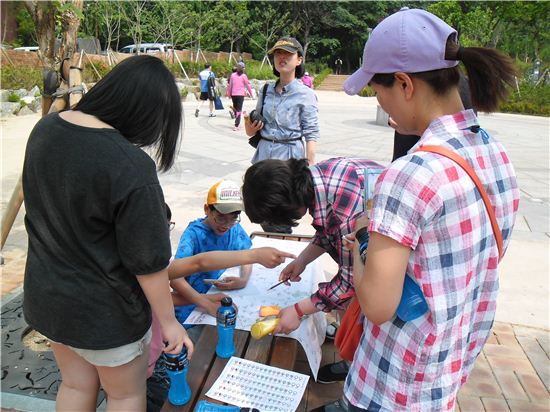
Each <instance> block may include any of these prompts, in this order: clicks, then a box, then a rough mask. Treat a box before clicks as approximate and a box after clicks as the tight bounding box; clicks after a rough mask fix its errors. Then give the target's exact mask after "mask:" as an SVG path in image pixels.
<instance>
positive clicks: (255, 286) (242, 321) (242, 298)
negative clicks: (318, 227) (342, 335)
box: [185, 236, 327, 379]
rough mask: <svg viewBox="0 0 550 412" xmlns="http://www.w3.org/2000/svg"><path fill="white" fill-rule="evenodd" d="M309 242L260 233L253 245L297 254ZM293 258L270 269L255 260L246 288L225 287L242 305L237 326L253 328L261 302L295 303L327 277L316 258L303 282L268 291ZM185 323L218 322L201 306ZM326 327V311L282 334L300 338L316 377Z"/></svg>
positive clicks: (231, 272)
mask: <svg viewBox="0 0 550 412" xmlns="http://www.w3.org/2000/svg"><path fill="white" fill-rule="evenodd" d="M307 245H308V243H307V242H297V241H291V240H280V239H271V238H265V237H261V236H258V237H255V238H254V239H252V247H263V246H271V247H275V248H277V249H280V250H284V251H286V252H290V253H293V254H295V255H296V256H297V255H299V254H300V252H301V251H302V250H303V249H304V248H305V247H306V246H307ZM291 261H292V259H287V260H286V262H285V263H283V264H282V265H279V266H277V267H276V268H274V269H267V268H265V267H263V266H262V265H259V264H255V265H254V266H253V268H252V273H251V275H250V279H249V281H248V284H247V285H246V287H245V288H243V289H239V290H228V291H223V292H224V293H225V294H227V295H228V296H231V298H232V299H233V302H235V304H236V305H237V307H238V308H239V313H238V314H237V326H236V328H237V329H242V330H247V331H250V327H251V326H252V325H253V324H254V323H255V322H256V321H257V320H258V317H259V310H260V306H271V305H279V306H280V307H281V308H284V307H286V306H291V305H294V303H296V302H298V301H299V300H301V299H303V298H305V297H309V296H311V294H312V293H313V292H315V291H316V290H317V289H318V284H319V283H320V282H324V281H325V279H324V276H323V272H322V270H321V265H320V264H319V261H318V260H316V261H313V262H311V263H310V264H309V265H307V266H306V269H305V270H304V272H303V273H302V275H301V278H302V280H301V281H300V282H292V283H291V286H286V285H284V284H283V285H280V286H278V287H276V288H275V289H272V290H270V291H268V289H269V288H270V287H271V286H273V285H274V284H275V283H277V282H278V281H279V274H280V273H281V270H283V269H284V267H285V266H286V265H288V264H289V263H290V262H291ZM225 276H239V270H238V268H231V269H227V270H226V271H225V272H224V274H223V275H222V277H225ZM219 291H220V290H219V289H217V288H216V287H212V288H210V290H209V293H217V292H219ZM185 323H189V324H207V325H215V324H216V319H215V318H214V317H213V316H210V315H208V314H207V313H205V312H203V311H202V310H201V309H195V310H194V311H193V312H191V314H190V315H189V317H188V318H187V319H186V321H185ZM326 327H327V321H326V317H325V314H324V313H323V312H318V313H315V314H313V315H311V316H309V317H307V318H306V319H304V320H303V321H302V322H301V325H300V327H299V328H298V329H296V330H295V331H294V332H292V333H291V334H290V335H280V336H288V337H290V338H294V339H296V340H298V342H300V344H301V345H302V346H303V348H304V352H305V353H306V356H307V360H308V362H309V367H310V368H311V371H312V373H313V376H314V377H315V379H317V372H318V371H319V366H320V364H321V345H322V344H323V341H324V340H325V331H326Z"/></svg>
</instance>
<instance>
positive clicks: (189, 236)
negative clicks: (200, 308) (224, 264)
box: [175, 217, 252, 324]
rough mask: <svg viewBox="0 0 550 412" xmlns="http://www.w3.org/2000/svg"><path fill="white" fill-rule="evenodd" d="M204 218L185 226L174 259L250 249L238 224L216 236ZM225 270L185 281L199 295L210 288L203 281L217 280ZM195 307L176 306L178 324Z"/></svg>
mask: <svg viewBox="0 0 550 412" xmlns="http://www.w3.org/2000/svg"><path fill="white" fill-rule="evenodd" d="M204 219H205V218H204V217H203V218H200V219H197V220H195V221H193V222H191V223H189V226H187V229H185V231H184V232H183V234H182V235H181V238H180V242H179V245H178V250H177V251H176V257H175V258H176V259H181V258H185V257H189V256H194V255H197V254H199V253H203V252H211V251H213V250H246V249H250V248H251V247H252V241H251V240H250V237H249V236H248V234H247V233H246V232H245V231H244V229H243V228H242V226H241V225H240V224H236V225H235V226H233V227H232V228H231V229H229V230H228V231H227V232H225V233H224V234H223V235H221V236H218V235H216V234H215V233H214V232H213V231H212V229H211V228H209V227H208V226H207V225H205V224H204V223H203V221H204ZM223 272H225V269H221V270H214V271H209V272H199V273H194V274H193V275H191V276H188V277H186V278H185V279H186V280H187V282H189V284H190V285H191V287H192V288H193V289H195V290H196V291H197V292H199V293H206V292H208V290H209V289H210V288H211V287H212V285H207V284H206V283H204V282H203V281H202V280H203V279H218V278H219V277H220V276H221V275H222V273H223ZM195 306H196V305H187V306H176V318H177V319H178V321H179V322H180V323H182V324H183V323H184V321H185V319H187V317H188V316H189V314H190V313H191V312H192V311H193V309H195Z"/></svg>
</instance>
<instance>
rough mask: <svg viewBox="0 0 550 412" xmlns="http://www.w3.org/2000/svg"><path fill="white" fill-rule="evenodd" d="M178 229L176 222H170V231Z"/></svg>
mask: <svg viewBox="0 0 550 412" xmlns="http://www.w3.org/2000/svg"><path fill="white" fill-rule="evenodd" d="M175 227H176V222H168V230H170V231H172V229H174V228H175Z"/></svg>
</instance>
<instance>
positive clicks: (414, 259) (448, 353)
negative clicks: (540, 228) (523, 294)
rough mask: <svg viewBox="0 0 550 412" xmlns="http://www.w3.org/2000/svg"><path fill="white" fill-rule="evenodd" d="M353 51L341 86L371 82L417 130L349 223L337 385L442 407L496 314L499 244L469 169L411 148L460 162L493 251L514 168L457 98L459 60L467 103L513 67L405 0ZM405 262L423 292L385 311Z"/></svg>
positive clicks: (512, 203)
mask: <svg viewBox="0 0 550 412" xmlns="http://www.w3.org/2000/svg"><path fill="white" fill-rule="evenodd" d="M363 62H364V63H363V66H362V67H361V68H360V69H359V70H358V71H357V72H356V73H355V74H353V75H352V76H351V77H350V78H348V80H347V81H346V82H345V84H344V90H345V91H346V92H347V93H348V94H357V93H359V92H360V91H361V90H362V89H363V88H364V87H365V86H366V85H370V86H371V87H372V88H373V89H374V91H375V92H376V96H377V99H378V102H379V104H380V105H381V106H382V108H383V109H384V110H385V111H386V112H387V113H388V114H389V116H390V117H391V119H392V120H393V121H394V122H395V124H396V128H397V130H398V131H399V132H400V133H402V134H416V135H419V136H421V138H420V140H419V142H418V143H417V144H416V145H415V146H414V147H413V148H412V149H411V150H410V151H409V153H408V154H407V155H406V156H403V157H401V158H399V159H397V160H396V161H394V162H393V163H391V164H390V166H389V167H388V168H387V169H386V170H385V171H384V172H383V173H382V175H381V176H380V178H379V179H378V181H377V183H376V186H375V190H374V199H373V208H372V213H371V217H370V221H368V220H367V219H361V221H360V222H359V224H358V225H357V227H356V229H359V228H361V227H364V226H366V227H367V230H368V233H369V234H370V241H369V245H368V248H367V253H366V260H365V265H363V263H362V261H361V259H359V256H358V253H357V252H354V253H355V259H354V270H353V284H354V287H355V291H356V293H357V298H358V301H359V303H360V305H361V310H362V313H363V314H364V315H365V320H364V323H363V326H364V331H363V336H362V337H361V341H360V343H359V346H358V348H357V350H356V352H355V356H354V359H353V363H352V364H351V367H350V371H349V374H348V376H347V378H346V383H345V386H344V395H345V398H346V399H347V400H348V401H349V404H350V405H349V410H351V411H399V410H407V411H446V410H453V409H454V408H455V403H456V395H457V392H458V390H459V389H460V387H461V385H462V384H463V383H464V382H465V381H466V379H467V377H468V375H469V373H470V372H471V370H472V368H473V366H474V363H475V360H476V358H477V356H478V355H479V353H480V351H481V349H482V347H483V345H484V343H485V342H486V340H487V338H488V336H489V333H490V329H491V326H492V324H493V320H494V318H495V309H496V298H497V291H498V272H497V264H498V261H499V250H498V248H497V242H496V240H495V235H494V232H493V229H492V227H491V223H490V219H489V215H488V213H487V208H486V207H485V205H484V204H483V202H482V200H481V198H480V196H479V192H478V190H477V189H476V186H475V184H474V183H473V181H472V179H471V178H470V177H469V176H468V174H466V172H465V171H464V170H463V169H462V168H461V167H460V166H458V165H457V164H456V163H455V162H454V161H452V160H450V159H448V158H446V157H444V156H441V155H439V154H435V153H429V152H421V151H418V152H417V151H416V150H417V149H420V148H422V146H428V145H430V146H440V147H443V148H446V149H449V150H451V151H453V152H454V153H456V154H458V155H460V156H461V157H463V158H464V159H465V160H466V161H467V163H469V165H470V166H471V167H472V168H473V169H474V171H475V173H476V174H477V175H478V177H479V179H480V181H481V183H482V185H483V187H484V189H485V190H486V192H487V194H488V197H489V199H490V203H491V204H492V209H493V210H494V212H495V215H496V218H497V224H498V228H496V230H497V231H500V232H501V233H502V238H503V243H504V246H503V251H504V250H505V249H506V247H507V245H508V243H509V240H510V235H511V232H512V228H513V225H514V221H515V217H516V213H517V210H518V204H519V190H518V186H517V181H516V176H515V172H514V169H513V167H512V164H511V162H510V160H509V157H508V155H507V154H506V151H505V149H504V148H503V146H502V145H501V144H500V143H498V142H497V141H496V140H494V139H493V138H492V137H490V136H489V135H488V134H487V133H486V132H485V131H484V130H483V129H482V128H481V127H480V124H479V121H478V119H477V118H476V116H475V114H474V112H473V111H472V110H464V108H463V105H462V102H461V99H460V95H459V93H458V88H457V86H458V82H459V68H458V63H459V62H462V63H463V64H464V66H465V68H466V71H467V74H468V77H469V84H470V90H471V95H472V103H473V105H474V107H477V108H478V109H479V110H481V111H484V112H490V111H493V110H495V109H497V108H498V103H499V101H500V100H501V99H502V98H504V97H506V93H507V89H506V84H509V85H512V84H513V83H514V74H515V68H514V66H513V63H512V60H511V59H510V58H509V57H507V56H505V55H504V54H502V53H500V52H499V51H497V50H495V49H488V48H469V47H468V48H462V47H460V46H459V44H458V42H457V32H456V31H455V30H454V29H453V28H452V27H450V26H448V25H447V24H446V23H445V22H443V21H442V20H440V19H439V18H438V17H436V16H434V15H433V14H430V13H428V12H426V11H424V10H414V9H412V10H409V9H402V10H401V11H399V12H397V13H395V14H393V15H391V16H389V17H388V18H386V19H385V20H383V21H382V22H381V23H380V24H379V25H378V26H377V27H376V28H375V29H374V30H373V32H372V34H371V35H370V38H369V40H368V41H367V44H366V45H365V51H364V55H363ZM497 233H498V232H497ZM357 249H358V247H357V245H356V247H355V250H357ZM500 257H501V256H500ZM405 274H408V275H410V276H411V277H412V279H413V280H414V282H416V283H417V284H418V285H419V286H420V288H421V290H422V292H423V294H424V297H425V299H426V302H427V304H428V310H427V311H426V312H425V313H424V314H423V315H421V316H420V317H418V318H416V319H414V320H411V321H408V322H404V321H402V320H401V319H399V317H396V316H395V313H396V309H397V307H398V304H399V301H400V299H401V294H402V291H403V282H404V277H405ZM321 410H329V407H324V408H323V409H321Z"/></svg>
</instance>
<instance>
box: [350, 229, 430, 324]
mask: <svg viewBox="0 0 550 412" xmlns="http://www.w3.org/2000/svg"><path fill="white" fill-rule="evenodd" d="M355 238H356V239H357V241H358V242H359V255H360V256H361V259H362V260H363V263H365V257H366V256H367V247H368V245H369V232H368V231H367V228H366V227H364V228H361V229H359V230H358V231H357V232H356V233H355ZM427 310H428V304H427V303H426V299H424V294H423V293H422V289H420V286H418V285H417V284H416V282H415V281H414V280H412V278H411V277H410V276H409V275H405V281H404V283H403V293H402V294H401V300H400V301H399V306H397V311H396V315H397V317H398V318H399V319H401V320H402V321H404V322H409V321H411V320H415V319H416V318H419V317H420V316H422V315H423V314H424V313H426V311H427Z"/></svg>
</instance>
